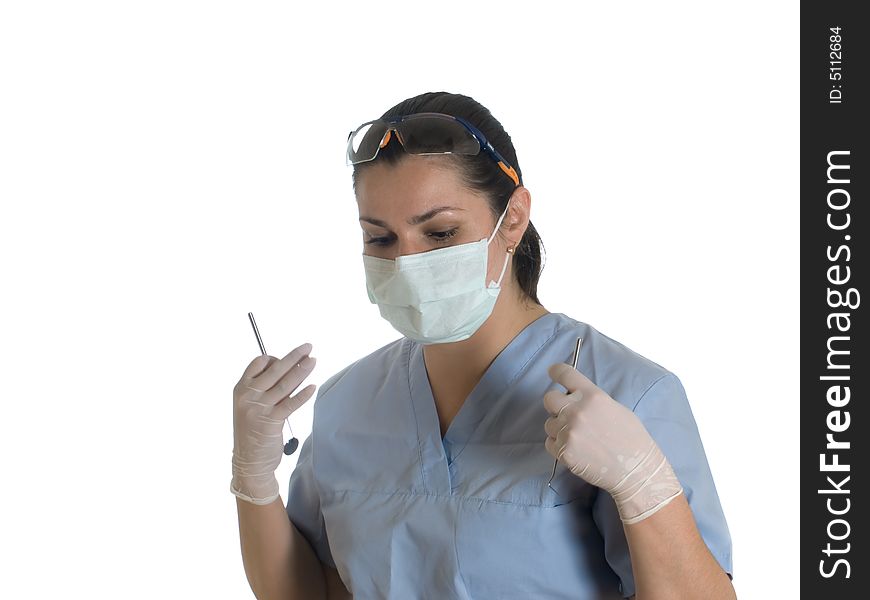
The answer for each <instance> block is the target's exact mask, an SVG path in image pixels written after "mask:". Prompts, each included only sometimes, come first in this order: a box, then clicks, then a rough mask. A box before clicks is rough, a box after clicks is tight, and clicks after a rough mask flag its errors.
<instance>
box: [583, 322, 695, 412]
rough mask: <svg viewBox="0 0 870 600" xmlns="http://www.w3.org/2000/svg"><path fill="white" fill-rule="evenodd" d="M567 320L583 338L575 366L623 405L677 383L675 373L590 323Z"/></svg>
mask: <svg viewBox="0 0 870 600" xmlns="http://www.w3.org/2000/svg"><path fill="white" fill-rule="evenodd" d="M566 319H567V320H568V321H569V322H573V323H574V324H575V327H574V329H575V330H576V331H577V336H578V337H582V338H583V347H582V349H581V352H580V355H581V361H580V364H578V368H580V369H581V370H582V371H583V373H584V374H585V375H586V376H587V377H589V379H591V380H592V381H593V382H594V383H595V385H597V386H598V387H600V388H601V389H603V390H604V391H605V392H607V393H608V394H610V396H611V397H612V398H614V399H615V400H617V401H619V402H620V403H621V404H624V405H625V406H626V407H628V408H630V409H632V410H634V409H635V408H636V407H637V405H638V403H639V402H640V400H641V399H642V398H643V397H644V396H645V395H646V394H647V393H648V392H650V391H651V390H658V389H660V388H663V387H667V386H673V385H677V386H679V379H678V378H677V376H676V375H675V374H674V373H673V372H671V371H670V370H668V369H667V368H665V367H663V366H662V365H660V364H659V363H657V362H655V361H653V360H652V359H650V358H648V357H646V356H643V355H642V354H640V353H638V352H636V351H635V350H633V349H632V348H630V347H629V346H627V345H626V344H624V343H622V342H620V341H617V340H615V339H613V338H611V337H610V336H608V335H606V334H604V333H602V332H601V331H599V330H598V329H596V328H595V327H593V326H592V325H589V324H587V323H583V322H581V321H577V320H575V319H571V318H570V317H566ZM584 354H585V357H584ZM584 358H585V360H583V359H584Z"/></svg>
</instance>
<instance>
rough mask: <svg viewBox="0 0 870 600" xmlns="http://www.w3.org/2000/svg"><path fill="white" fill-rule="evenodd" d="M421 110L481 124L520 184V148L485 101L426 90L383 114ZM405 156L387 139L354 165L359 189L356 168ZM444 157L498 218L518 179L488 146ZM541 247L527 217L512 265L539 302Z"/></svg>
mask: <svg viewBox="0 0 870 600" xmlns="http://www.w3.org/2000/svg"><path fill="white" fill-rule="evenodd" d="M420 112H439V113H444V114H447V115H452V116H454V117H461V118H463V119H465V120H466V121H468V122H469V123H471V124H472V125H474V126H475V127H477V128H478V129H479V130H480V131H481V132H482V133H483V135H485V136H486V139H487V140H488V141H489V142H490V143H491V144H492V145H493V147H494V148H495V149H496V150H497V151H498V152H499V154H501V155H502V156H503V157H504V158H505V160H507V162H508V163H510V165H511V166H512V167H513V168H514V170H515V171H516V173H517V176H518V177H519V180H520V185H522V184H523V172H522V170H521V169H520V165H519V162H518V161H517V153H516V150H515V149H514V145H513V142H511V138H510V136H509V135H508V133H507V132H506V131H505V129H504V127H502V124H501V123H499V121H498V120H497V119H496V118H495V117H494V116H492V113H490V112H489V109H487V108H486V107H485V106H483V105H482V104H480V103H479V102H477V101H476V100H474V99H473V98H471V97H469V96H464V95H462V94H451V93H448V92H427V93H425V94H420V95H419V96H414V97H413V98H408V99H407V100H403V101H402V102H400V103H398V104H397V105H395V106H394V107H393V108H391V109H389V110H388V111H387V112H385V113H384V114H383V115H381V118H388V117H395V116H399V115H410V114H413V113H420ZM403 156H407V154H406V153H405V151H404V150H403V149H402V146H401V144H387V146H386V147H385V148H382V149H381V150H380V151H379V152H378V155H377V157H376V158H375V160H373V161H369V162H365V163H359V164H357V165H354V168H353V175H352V179H353V187H354V190H356V182H357V176H358V173H359V172H360V170H361V169H365V168H366V165H369V164H371V163H374V162H376V161H386V162H387V163H389V164H396V163H397V162H398V161H399V160H401V159H402V157H403ZM444 158H445V159H449V160H452V162H453V163H454V164H455V165H456V166H457V168H458V169H459V172H460V175H461V177H462V179H463V181H464V182H465V184H466V185H467V186H468V187H469V188H471V189H473V190H475V191H477V192H479V193H482V194H483V195H484V196H485V197H486V198H487V199H488V200H489V208H490V212H491V213H492V215H493V222H495V221H496V220H497V219H498V217H499V216H500V215H501V213H503V212H504V209H505V207H506V206H507V203H508V200H509V199H510V197H511V194H512V193H513V191H514V190H515V189H516V186H515V185H514V182H513V181H512V180H511V179H510V178H509V177H508V176H507V175H506V174H505V173H504V171H502V170H501V168H500V167H499V166H498V164H497V163H496V162H495V161H494V160H493V159H492V158H491V157H490V156H488V155H487V154H486V153H485V152H481V153H480V154H478V155H476V156H464V155H458V154H447V155H444ZM543 249H544V243H543V241H542V240H541V236H539V235H538V231H537V230H536V229H535V226H534V225H532V221H531V220H529V224H528V227H527V228H526V231H525V233H524V234H523V237H522V239H521V240H520V243H519V245H518V246H517V248H516V250H515V251H514V257H513V262H512V265H513V268H512V271H513V272H514V274H515V276H516V279H517V283H518V284H519V287H520V289H521V290H522V291H523V292H525V294H526V295H527V296H528V297H529V298H531V299H532V300H533V301H534V302H535V303H536V304H540V301H539V300H538V279H540V277H541V271H542V270H543V267H544V265H543V254H544V252H543Z"/></svg>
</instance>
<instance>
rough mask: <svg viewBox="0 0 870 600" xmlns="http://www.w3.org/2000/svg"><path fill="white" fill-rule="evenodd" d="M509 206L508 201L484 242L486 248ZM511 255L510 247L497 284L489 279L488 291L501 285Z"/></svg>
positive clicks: (512, 251) (512, 247)
mask: <svg viewBox="0 0 870 600" xmlns="http://www.w3.org/2000/svg"><path fill="white" fill-rule="evenodd" d="M510 205H511V203H510V200H508V203H507V206H505V207H504V212H503V213H501V216H500V217H499V218H498V223H496V224H495V230H494V231H493V232H492V235H491V236H489V239H488V240H486V245H487V246H489V243H490V242H491V241H492V239H493V238H494V237H495V234H496V233H498V229H499V227H501V222H502V220H503V219H504V217H505V215H506V214H507V213H508V209H509V208H510ZM513 253H514V246H513V245H511V246H509V247H508V249H507V256H505V257H504V264H503V265H502V266H501V273H499V275H498V282H496V281H494V280H492V279H490V281H489V286H488V287H489V288H490V289H493V288H497V287H499V286H500V285H501V279H502V277H504V272H505V271H506V270H507V266H508V260H509V259H510V257H511V256H513Z"/></svg>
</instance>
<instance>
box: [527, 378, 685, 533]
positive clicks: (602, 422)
mask: <svg viewBox="0 0 870 600" xmlns="http://www.w3.org/2000/svg"><path fill="white" fill-rule="evenodd" d="M547 372H548V374H549V375H550V377H551V378H552V379H553V381H555V382H557V383H560V384H562V385H563V386H564V387H565V389H567V390H568V393H567V394H566V393H564V392H561V391H559V390H550V391H549V392H547V393H546V394H544V407H545V408H546V409H547V411H548V412H549V413H550V414H551V415H554V416H552V417H550V418H548V419H547V420H546V422H545V423H544V430H545V431H546V432H547V436H548V437H547V440H546V441H545V442H544V445H545V446H546V448H547V451H548V452H549V453H550V454H551V455H553V457H554V458H556V459H557V460H559V461H561V462H562V464H564V465H565V466H566V467H567V468H568V469H569V470H570V471H571V472H572V473H574V474H575V475H577V476H578V477H580V478H582V479H584V480H585V481H587V482H589V483H590V484H592V485H595V486H598V487H600V488H601V489H603V490H605V491H606V492H608V493H609V494H610V495H611V496H612V497H613V500H614V501H615V502H616V507H617V509H618V510H619V516H620V518H621V519H622V522H623V523H637V522H638V521H642V520H643V519H645V518H647V517H649V516H650V515H652V514H653V513H655V512H656V511H658V510H659V509H660V508H662V507H663V506H665V505H666V504H667V503H668V502H670V501H671V500H673V499H674V498H676V497H677V496H679V495H680V494H681V493H682V491H683V488H682V486H681V485H680V482H679V480H678V479H677V476H676V475H675V474H674V470H673V469H672V468H671V464H670V463H669V462H668V459H667V458H666V457H665V455H664V454H662V451H661V450H660V449H659V447H658V444H656V443H655V441H654V440H653V439H652V437H650V435H649V433H648V432H647V430H646V428H645V427H644V426H643V423H641V421H640V419H639V418H638V417H637V415H635V414H634V413H633V412H632V411H631V410H629V409H628V408H626V407H625V406H623V405H622V404H620V403H619V402H617V401H616V400H614V399H613V398H611V397H610V396H609V395H608V394H607V393H606V392H605V391H604V390H602V389H601V388H599V387H598V386H597V385H595V384H594V383H592V381H590V380H589V379H588V378H587V377H586V376H585V375H583V374H582V373H580V372H579V371H577V370H576V369H574V368H572V367H571V365H569V364H566V363H556V364H554V365H552V366H551V367H550V368H549V369H548V371H547Z"/></svg>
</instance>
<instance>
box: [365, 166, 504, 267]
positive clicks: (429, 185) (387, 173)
mask: <svg viewBox="0 0 870 600" xmlns="http://www.w3.org/2000/svg"><path fill="white" fill-rule="evenodd" d="M356 199H357V205H358V207H359V216H360V219H359V223H360V227H362V230H363V253H364V254H369V255H371V256H376V257H378V258H387V259H395V258H396V257H397V256H404V255H408V254H417V253H418V252H427V251H429V250H435V249H436V248H444V247H447V246H453V245H456V244H464V243H468V242H476V241H478V240H480V239H482V238H489V236H490V235H491V234H492V230H493V228H494V227H495V222H496V219H494V218H493V216H492V213H491V211H490V208H489V205H488V203H487V201H486V199H485V198H484V196H482V195H480V194H478V193H476V192H474V191H472V190H470V189H468V187H466V186H465V184H464V183H463V182H462V180H461V178H460V175H459V173H458V172H457V171H456V169H455V167H453V165H452V163H451V162H450V161H449V160H445V157H443V156H418V155H409V156H407V157H403V158H402V160H400V161H399V162H398V163H397V164H396V165H390V164H387V163H374V164H372V165H369V166H368V167H367V168H366V169H365V170H364V171H360V173H359V174H358V178H357V185H356ZM510 215H511V211H508V214H507V215H505V218H504V219H503V221H502V225H501V229H502V230H504V229H506V224H507V223H508V222H509V220H510ZM509 243H510V242H508V243H506V242H505V240H504V239H500V236H498V235H496V237H494V238H493V240H492V242H491V243H490V244H489V267H490V268H489V273H488V275H487V281H489V280H490V279H497V278H498V274H499V272H500V271H501V265H502V264H503V263H504V252H505V251H506V248H507V246H508V245H509ZM513 243H516V242H513ZM507 277H508V272H505V279H507ZM503 283H504V282H503Z"/></svg>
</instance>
